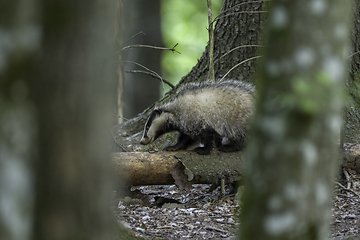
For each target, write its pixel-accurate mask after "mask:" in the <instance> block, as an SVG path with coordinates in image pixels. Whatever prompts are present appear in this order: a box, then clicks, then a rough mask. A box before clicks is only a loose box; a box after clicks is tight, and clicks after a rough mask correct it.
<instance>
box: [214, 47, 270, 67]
mask: <svg viewBox="0 0 360 240" xmlns="http://www.w3.org/2000/svg"><path fill="white" fill-rule="evenodd" d="M245 47H264V46H263V45H241V46H237V47H235V48H233V49H231V50H230V51H228V52H226V53H225V54H224V55H222V56H221V57H219V58H218V59H216V60H215V62H214V64H216V63H217V62H218V61H220V59H221V58H223V57H225V56H226V55H228V54H229V53H231V52H233V51H235V50H236V49H239V48H245Z"/></svg>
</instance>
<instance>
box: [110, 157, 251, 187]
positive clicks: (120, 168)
mask: <svg viewBox="0 0 360 240" xmlns="http://www.w3.org/2000/svg"><path fill="white" fill-rule="evenodd" d="M112 162H113V165H114V168H115V172H116V174H117V175H119V176H121V177H122V178H123V179H125V180H126V181H128V182H129V183H131V184H132V185H133V186H137V185H162V184H164V185H166V184H174V182H175V181H177V182H176V184H177V185H178V187H180V188H185V189H186V187H185V186H181V185H185V184H186V183H191V184H192V183H209V184H211V183H215V184H219V183H220V180H221V179H223V180H225V182H226V183H232V182H235V181H239V180H240V179H241V177H242V174H243V172H244V169H245V158H244V154H243V153H242V152H234V153H220V152H214V153H212V154H210V155H199V154H196V153H195V152H188V151H179V152H155V153H148V152H119V153H113V154H112ZM179 185H180V186H179Z"/></svg>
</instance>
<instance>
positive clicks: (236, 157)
mask: <svg viewBox="0 0 360 240" xmlns="http://www.w3.org/2000/svg"><path fill="white" fill-rule="evenodd" d="M112 162H113V165H114V169H115V172H116V174H117V175H118V176H121V177H122V178H123V179H124V180H126V181H127V182H129V183H130V184H131V185H133V186H139V185H168V184H174V183H176V185H178V187H180V188H183V189H188V187H189V185H187V184H193V183H209V184H213V183H215V184H220V180H221V179H224V180H225V182H226V183H233V182H236V181H239V180H241V178H242V175H243V173H244V171H245V156H244V153H243V152H234V153H221V152H216V151H214V152H212V153H211V154H209V155H198V154H196V153H195V152H188V151H179V152H155V153H149V152H118V153H113V154H112ZM341 165H342V166H343V167H346V168H351V169H354V170H356V171H358V172H360V144H344V151H343V156H342V162H341Z"/></svg>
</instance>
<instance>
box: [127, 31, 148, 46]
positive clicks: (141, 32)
mask: <svg viewBox="0 0 360 240" xmlns="http://www.w3.org/2000/svg"><path fill="white" fill-rule="evenodd" d="M140 34H142V35H144V36H146V34H145V33H144V32H143V31H140V32H138V33H137V34H135V35H134V36H132V37H130V38H129V39H127V40H126V41H125V42H124V43H123V44H122V45H123V46H124V45H125V43H127V42H128V41H130V40H131V39H133V38H136V37H137V36H139V35H140Z"/></svg>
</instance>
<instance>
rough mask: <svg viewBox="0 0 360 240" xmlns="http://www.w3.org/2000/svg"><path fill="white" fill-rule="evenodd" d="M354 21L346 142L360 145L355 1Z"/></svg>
mask: <svg viewBox="0 0 360 240" xmlns="http://www.w3.org/2000/svg"><path fill="white" fill-rule="evenodd" d="M353 4H354V5H353V9H354V15H355V17H354V19H355V21H354V22H353V27H352V32H351V42H352V53H351V54H350V56H351V68H350V74H349V78H348V81H347V84H346V87H347V91H348V94H349V96H348V98H347V100H348V101H347V103H346V106H345V107H346V108H345V120H344V122H345V126H344V127H345V131H344V135H345V136H344V137H345V139H344V142H348V143H360V43H359V39H360V21H359V19H360V1H359V0H357V1H354V3H353Z"/></svg>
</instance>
